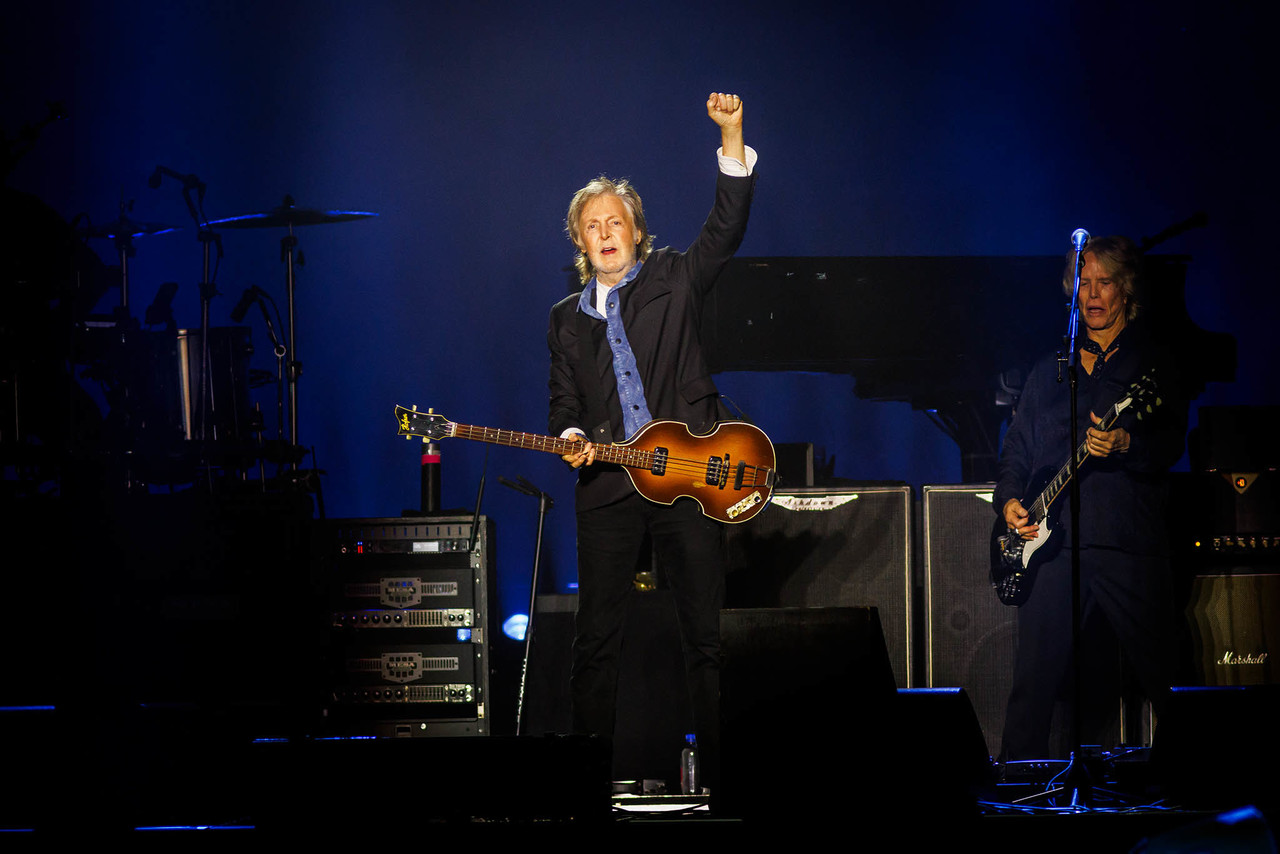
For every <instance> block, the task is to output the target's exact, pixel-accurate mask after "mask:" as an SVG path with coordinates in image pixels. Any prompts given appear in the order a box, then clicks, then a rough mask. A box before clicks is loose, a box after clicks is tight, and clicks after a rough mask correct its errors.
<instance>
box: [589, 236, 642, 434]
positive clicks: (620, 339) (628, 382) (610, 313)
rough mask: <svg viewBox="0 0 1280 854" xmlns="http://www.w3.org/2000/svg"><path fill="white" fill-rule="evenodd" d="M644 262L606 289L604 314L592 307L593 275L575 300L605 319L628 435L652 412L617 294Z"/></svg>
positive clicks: (594, 288) (614, 374)
mask: <svg viewBox="0 0 1280 854" xmlns="http://www.w3.org/2000/svg"><path fill="white" fill-rule="evenodd" d="M643 264H644V262H643V261H637V262H636V263H635V265H634V266H632V268H631V269H630V270H628V271H627V274H626V275H625V276H623V277H622V281H620V282H618V283H617V284H616V285H614V286H613V287H611V288H609V290H608V291H607V292H606V293H605V299H604V314H601V313H600V311H599V310H598V309H597V308H596V307H595V296H596V291H597V290H598V288H597V287H596V284H597V283H596V280H595V278H594V277H592V279H591V281H590V282H588V283H587V286H586V287H585V288H583V289H582V296H581V297H580V298H579V300H578V309H579V310H580V311H582V312H583V313H585V314H586V315H587V316H588V317H594V318H595V319H596V320H603V321H604V322H605V329H606V330H607V331H608V334H609V349H611V350H612V351H613V376H614V377H615V378H616V379H617V381H618V402H619V403H620V404H621V405H622V424H623V428H624V429H625V430H626V434H627V435H626V438H628V439H630V438H631V437H632V436H634V435H635V433H636V431H637V430H639V429H640V428H641V427H643V426H644V425H646V424H648V423H649V422H650V421H652V420H653V416H652V415H650V414H649V404H648V403H647V402H646V401H645V399H644V380H642V379H640V369H639V367H637V366H636V354H635V353H633V352H632V351H631V343H630V342H629V341H628V340H627V330H626V328H625V327H624V326H623V325H622V308H621V303H622V300H621V299H620V298H619V297H618V291H620V290H622V289H623V288H625V287H626V286H627V285H629V284H631V283H632V282H633V281H634V280H635V278H636V276H637V275H638V274H639V273H640V267H641V266H642V265H643Z"/></svg>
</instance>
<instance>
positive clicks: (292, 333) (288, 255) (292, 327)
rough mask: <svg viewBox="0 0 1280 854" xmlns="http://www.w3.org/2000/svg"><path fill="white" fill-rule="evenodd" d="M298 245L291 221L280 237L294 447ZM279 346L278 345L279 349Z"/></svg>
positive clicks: (300, 262)
mask: <svg viewBox="0 0 1280 854" xmlns="http://www.w3.org/2000/svg"><path fill="white" fill-rule="evenodd" d="M284 205H285V207H292V206H293V199H292V198H291V197H289V196H285V197H284ZM297 246H298V238H297V237H295V236H294V234H293V223H292V222H291V223H289V233H288V234H287V235H286V236H284V237H282V238H280V260H281V261H282V262H284V265H285V302H286V304H287V306H288V310H289V345H288V352H289V356H290V358H289V361H288V382H289V444H290V445H291V446H293V447H295V448H296V447H297V446H298V379H299V378H300V377H301V376H302V362H300V361H298V324H297V321H296V305H297V303H296V299H295V293H294V288H295V286H296V284H297V282H296V279H295V276H294V267H293V263H294V262H293V253H294V250H295V249H296V248H297ZM304 263H305V261H304V259H303V257H302V253H301V252H298V266H302V265H303V264H304ZM278 350H279V347H277V351H278ZM283 355H284V354H283V353H279V354H278V355H277V357H276V358H277V359H279V358H282V357H283ZM289 464H290V466H291V467H292V468H293V469H294V470H297V468H298V461H297V460H296V459H294V460H291V461H290V463H289Z"/></svg>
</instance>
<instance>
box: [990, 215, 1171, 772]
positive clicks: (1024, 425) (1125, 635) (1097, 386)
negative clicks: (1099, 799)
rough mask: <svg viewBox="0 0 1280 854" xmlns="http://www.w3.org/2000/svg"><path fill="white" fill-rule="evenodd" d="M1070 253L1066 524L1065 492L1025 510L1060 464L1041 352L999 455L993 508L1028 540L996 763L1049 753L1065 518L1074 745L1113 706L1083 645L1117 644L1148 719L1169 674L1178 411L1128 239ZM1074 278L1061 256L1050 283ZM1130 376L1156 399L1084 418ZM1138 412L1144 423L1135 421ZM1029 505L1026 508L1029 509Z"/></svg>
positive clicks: (1063, 589) (1057, 388) (1056, 388)
mask: <svg viewBox="0 0 1280 854" xmlns="http://www.w3.org/2000/svg"><path fill="white" fill-rule="evenodd" d="M1083 260H1084V265H1083V269H1082V272H1081V277H1080V296H1079V308H1080V322H1081V325H1082V327H1083V329H1084V334H1083V335H1082V336H1080V338H1079V341H1080V349H1079V354H1078V365H1079V405H1078V411H1079V412H1080V424H1079V428H1078V433H1077V435H1078V436H1082V437H1084V442H1083V444H1082V445H1081V446H1080V449H1079V451H1078V453H1077V459H1078V460H1079V461H1080V466H1079V470H1078V471H1079V475H1078V476H1079V479H1080V519H1079V520H1078V521H1077V520H1075V519H1072V518H1071V513H1070V507H1069V506H1068V504H1069V501H1068V496H1067V494H1066V492H1067V490H1066V489H1063V490H1061V493H1060V494H1056V497H1055V499H1054V501H1053V502H1052V504H1051V505H1050V507H1049V512H1048V513H1047V515H1046V516H1045V517H1044V518H1039V516H1040V514H1039V513H1037V512H1033V509H1032V502H1033V500H1034V499H1036V497H1037V492H1038V490H1040V489H1041V487H1042V486H1044V484H1043V483H1041V482H1039V481H1040V476H1041V474H1042V473H1047V474H1048V475H1050V476H1051V475H1052V474H1053V473H1055V472H1059V471H1061V470H1062V467H1063V465H1064V463H1065V462H1067V461H1068V460H1069V459H1070V455H1071V438H1070V436H1071V433H1070V423H1069V422H1070V400H1069V394H1070V390H1069V384H1068V382H1067V381H1066V378H1065V372H1066V369H1065V367H1062V368H1061V371H1062V374H1063V380H1062V381H1061V382H1059V381H1058V378H1059V370H1060V368H1059V364H1058V361H1057V358H1056V356H1054V355H1049V356H1046V357H1045V358H1042V359H1041V360H1040V361H1039V362H1037V363H1036V365H1035V366H1034V367H1033V368H1032V370H1031V372H1030V373H1029V374H1028V376H1027V381H1026V384H1025V386H1024V388H1023V391H1022V395H1021V398H1020V400H1019V402H1018V405H1017V407H1016V409H1015V414H1014V416H1013V419H1012V421H1011V423H1010V426H1009V430H1008V432H1007V434H1006V436H1005V440H1004V446H1003V448H1002V451H1001V456H1000V475H999V482H998V483H997V485H996V490H995V501H994V506H995V509H996V512H997V513H998V514H999V515H1000V518H1001V520H1002V522H1003V527H1007V534H1006V536H1007V535H1012V536H1013V537H1014V538H1017V537H1020V538H1021V539H1022V542H1023V543H1024V544H1027V545H1029V546H1030V545H1031V544H1034V545H1035V546H1039V548H1038V550H1037V551H1036V553H1035V556H1036V558H1037V563H1036V565H1035V566H1034V574H1033V575H1031V576H1030V577H1028V578H1027V579H1025V580H1023V584H1026V585H1029V586H1030V589H1029V590H1025V589H1024V590H1023V591H1022V595H1024V596H1026V594H1027V593H1028V592H1029V596H1027V598H1026V599H1025V601H1023V602H1022V604H1021V605H1020V608H1019V611H1018V656H1017V663H1016V665H1015V671H1014V678H1013V687H1012V691H1011V693H1010V696H1009V704H1008V708H1007V712H1006V716H1005V727H1004V734H1003V739H1002V742H1003V745H1002V751H1001V753H1002V756H1003V758H1004V759H1007V760H1018V759H1043V758H1048V757H1049V756H1050V752H1049V734H1050V727H1051V723H1052V716H1053V710H1054V704H1055V701H1056V700H1057V699H1059V697H1063V698H1065V697H1066V696H1067V695H1068V694H1069V691H1070V687H1071V678H1070V677H1071V673H1072V661H1071V548H1070V540H1071V526H1072V525H1076V524H1078V525H1079V532H1080V549H1081V551H1080V566H1081V582H1080V587H1081V591H1080V592H1081V600H1080V601H1081V630H1082V635H1081V649H1082V650H1084V651H1085V657H1086V659H1087V660H1086V662H1085V673H1086V674H1087V676H1086V678H1085V679H1084V680H1082V682H1083V683H1084V684H1085V686H1086V688H1085V696H1084V697H1083V698H1081V699H1082V702H1081V704H1080V708H1081V709H1082V710H1083V711H1082V719H1081V721H1080V733H1081V741H1082V742H1083V743H1097V742H1098V741H1099V740H1100V735H1101V729H1102V728H1103V727H1104V726H1105V724H1106V719H1107V712H1108V711H1110V710H1111V709H1114V704H1112V703H1110V699H1111V698H1112V697H1114V691H1113V690H1111V689H1114V688H1115V687H1116V683H1115V680H1114V679H1108V678H1107V676H1106V674H1108V673H1113V672H1114V668H1115V660H1116V659H1115V658H1114V657H1106V656H1103V657H1101V658H1098V659H1096V660H1095V659H1093V658H1090V656H1089V651H1090V650H1093V651H1095V652H1101V651H1102V650H1107V649H1114V646H1115V642H1116V641H1118V642H1119V646H1120V649H1121V650H1122V651H1123V653H1124V655H1125V657H1126V659H1127V661H1128V662H1129V663H1130V664H1131V665H1132V667H1133V669H1134V671H1135V672H1136V674H1137V676H1138V679H1139V681H1140V682H1141V685H1142V688H1143V690H1144V692H1145V693H1146V695H1147V697H1148V698H1149V699H1150V700H1151V701H1152V704H1153V706H1154V707H1155V709H1156V711H1157V713H1159V712H1160V710H1161V709H1162V708H1163V705H1164V703H1163V701H1164V697H1165V694H1166V693H1167V692H1168V688H1169V685H1170V684H1171V682H1172V679H1173V670H1174V665H1173V657H1172V653H1173V648H1174V635H1173V592H1172V579H1171V578H1170V568H1169V556H1168V535H1167V531H1166V526H1165V510H1166V503H1167V500H1168V470H1169V467H1170V466H1172V465H1173V464H1174V463H1175V462H1176V461H1177V460H1178V458H1179V457H1180V456H1181V455H1182V451H1183V447H1184V444H1185V435H1186V407H1185V404H1183V403H1181V402H1180V401H1178V400H1177V399H1176V398H1177V397H1178V395H1179V392H1178V388H1177V381H1176V377H1175V375H1174V368H1173V365H1172V361H1171V359H1170V358H1169V356H1168V355H1167V353H1166V352H1165V351H1164V350H1163V349H1162V348H1161V347H1159V346H1158V345H1157V344H1156V342H1155V341H1154V340H1153V339H1152V337H1151V334H1150V331H1149V330H1148V329H1146V328H1144V324H1143V323H1142V322H1141V321H1140V320H1139V317H1140V313H1141V304H1140V295H1141V290H1140V288H1141V264H1142V256H1141V252H1140V251H1139V249H1138V247H1137V246H1136V245H1135V244H1134V243H1133V241H1131V240H1129V239H1128V238H1125V237H1104V238H1100V239H1096V240H1093V241H1091V242H1090V243H1089V244H1088V245H1087V246H1086V248H1085V250H1084V257H1083ZM1074 273H1075V253H1074V252H1071V253H1069V254H1068V259H1067V268H1066V270H1065V272H1064V277H1063V284H1064V287H1065V289H1066V292H1067V295H1068V296H1070V294H1071V292H1072V285H1073V280H1074ZM1142 378H1149V379H1153V380H1154V382H1155V383H1156V385H1157V387H1158V389H1159V394H1160V398H1161V400H1160V406H1159V407H1152V408H1151V412H1150V413H1149V414H1148V413H1147V411H1146V407H1130V408H1129V409H1126V410H1124V411H1123V412H1122V413H1121V414H1120V415H1119V417H1118V418H1116V419H1115V421H1114V423H1108V424H1104V423H1102V420H1101V419H1100V417H1099V415H1098V413H1104V412H1107V410H1108V408H1112V409H1113V410H1114V408H1115V404H1116V403H1117V401H1118V400H1120V399H1121V398H1122V397H1123V396H1124V395H1125V394H1126V390H1127V389H1128V388H1130V386H1131V384H1134V383H1135V382H1137V381H1139V380H1140V379H1142ZM1135 410H1136V411H1135ZM1138 412H1141V413H1142V414H1144V415H1147V416H1148V417H1145V418H1143V419H1141V420H1139V419H1138V418H1137V417H1136V415H1137V413H1138ZM1105 428H1109V429H1105ZM1085 452H1087V454H1085ZM1082 455H1083V456H1082ZM1051 489H1052V487H1050V490H1051ZM1048 491H1049V490H1047V492H1048ZM1040 494H1041V496H1043V495H1045V493H1040ZM1024 503H1025V505H1024ZM1041 509H1043V508H1042V507H1040V506H1039V505H1037V507H1036V510H1041ZM1050 523H1052V524H1050ZM1050 530H1051V531H1052V533H1050ZM1041 537H1044V538H1045V541H1044V542H1040V541H1039V540H1040V538H1041ZM1002 598H1004V597H1003V596H1002ZM1019 601H1021V600H1019Z"/></svg>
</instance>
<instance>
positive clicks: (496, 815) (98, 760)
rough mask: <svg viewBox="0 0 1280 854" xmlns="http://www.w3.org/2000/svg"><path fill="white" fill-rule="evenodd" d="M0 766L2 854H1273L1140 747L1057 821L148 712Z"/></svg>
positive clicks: (890, 787) (1264, 809)
mask: <svg viewBox="0 0 1280 854" xmlns="http://www.w3.org/2000/svg"><path fill="white" fill-rule="evenodd" d="M126 720H127V723H126ZM811 746H815V747H818V748H820V745H811ZM0 749H2V751H3V760H2V763H3V767H4V771H3V783H2V784H0V787H2V788H3V794H2V796H0V849H8V848H10V847H17V846H20V845H22V844H23V843H29V844H37V845H38V844H40V843H42V842H44V841H51V842H57V841H58V840H59V839H63V838H73V839H75V840H84V841H94V840H102V841H107V840H112V839H120V840H122V841H123V842H124V844H127V845H129V846H130V849H131V850H148V849H151V848H154V849H156V850H167V851H174V850H190V849H200V848H211V849H216V850H230V849H232V848H233V847H238V846H241V845H245V844H249V845H256V844H260V843H261V842H263V841H270V842H277V841H288V842H292V843H301V844H313V843H314V844H318V845H324V846H325V849H326V850H328V849H330V848H331V847H333V846H334V845H335V844H338V843H341V844H344V845H345V844H360V845H362V846H367V845H418V844H430V845H432V846H438V845H444V844H447V845H468V844H475V843H481V844H513V845H519V844H523V843H525V842H539V843H542V844H561V843H570V844H573V843H575V842H576V841H579V840H582V841H591V842H595V841H599V842H600V843H605V844H608V843H613V842H618V843H624V844H626V843H628V842H635V843H640V844H650V845H662V844H671V845H689V844H699V845H708V844H712V845H722V844H734V845H738V844H749V845H750V844H772V843H771V842H769V843H766V840H774V839H777V838H785V839H789V840H790V842H789V843H788V844H789V845H799V846H804V847H815V848H816V847H819V846H822V847H825V846H828V845H830V844H831V843H832V842H836V843H838V844H841V845H851V846H854V845H856V846H858V847H861V848H864V849H867V850H873V851H899V850H906V851H920V850H952V849H953V848H954V847H955V846H956V845H964V844H970V845H976V846H981V850H983V851H984V852H990V851H1006V850H1008V851H1014V850H1017V851H1086V852H1090V854H1101V852H1110V851H1119V852H1127V851H1227V850H1230V851H1250V852H1252V851H1274V850H1276V849H1275V845H1274V840H1273V837H1272V835H1271V831H1270V830H1269V828H1270V827H1274V826H1275V817H1276V814H1277V813H1276V810H1275V804H1276V802H1277V801H1276V798H1275V792H1276V787H1275V784H1274V782H1272V781H1271V780H1270V779H1269V776H1270V771H1269V770H1268V771H1266V772H1265V773H1262V774H1257V775H1250V774H1248V773H1247V771H1243V770H1242V769H1247V767H1248V764H1247V757H1245V760H1246V761H1245V762H1243V763H1240V764H1237V765H1236V766H1233V773H1234V776H1233V777H1230V778H1226V777H1220V776H1219V777H1215V776H1213V773H1214V772H1212V771H1209V772H1205V773H1206V776H1205V778H1204V779H1203V780H1201V781H1199V782H1201V783H1203V785H1198V784H1197V780H1196V777H1195V775H1191V776H1188V775H1181V776H1179V775H1178V774H1177V773H1174V774H1173V775H1172V777H1173V778H1174V782H1173V783H1172V784H1170V783H1169V782H1168V781H1167V780H1165V779H1161V778H1160V777H1161V774H1162V773H1164V772H1163V771H1162V769H1161V765H1160V762H1159V760H1158V758H1157V760H1155V761H1153V760H1152V758H1151V756H1150V752H1149V751H1147V750H1136V751H1130V752H1126V753H1116V754H1098V755H1091V756H1090V762H1089V767H1088V771H1089V773H1090V775H1091V777H1090V779H1091V780H1092V781H1093V783H1094V785H1093V787H1091V788H1090V789H1088V790H1087V798H1086V799H1085V801H1084V802H1082V803H1078V804H1077V805H1075V806H1073V805H1071V796H1070V793H1069V792H1064V793H1062V794H1061V795H1060V796H1059V797H1058V798H1057V799H1056V803H1053V802H1049V801H1045V800H1043V799H1037V795H1040V794H1042V793H1043V792H1044V791H1045V790H1046V788H1047V787H1048V784H1049V782H1050V780H1051V779H1052V778H1055V777H1059V776H1060V775H1061V773H1062V772H1063V771H1064V769H1065V763H1063V762H1060V761H1045V762H1040V763H1029V764H1026V765H1011V766H1008V767H1007V768H1005V769H1004V772H1003V778H1001V777H999V776H994V777H985V778H983V774H982V773H981V772H980V771H979V772H978V773H975V770H974V769H973V768H972V766H970V767H968V768H960V767H957V766H956V764H955V763H954V761H952V760H949V759H947V758H946V757H945V756H942V755H937V756H934V757H931V756H930V755H927V754H921V753H919V752H914V753H910V755H911V757H912V758H911V759H910V765H909V766H908V765H906V764H905V763H899V764H897V765H894V766H891V767H884V766H880V767H860V766H859V765H858V763H857V757H834V756H833V757H830V760H831V761H830V766H831V769H832V771H831V773H830V774H829V775H827V776H826V777H825V779H821V780H812V779H809V780H789V781H780V780H773V779H760V780H748V781H733V782H730V781H725V789H724V790H723V791H727V792H729V793H731V794H732V797H728V796H726V797H725V798H723V799H722V798H720V797H716V798H712V799H710V803H708V799H707V798H700V799H698V798H685V797H681V796H650V797H636V796H626V795H615V794H613V790H612V786H611V784H610V782H609V780H608V776H609V772H608V768H609V752H608V748H607V746H606V745H604V744H602V743H601V742H599V741H598V740H596V739H582V738H577V737H567V736H540V737H520V738H516V737H511V736H497V737H471V738H317V737H307V736H298V735H296V734H288V733H280V732H276V733H273V734H272V735H271V736H270V737H265V738H264V737H257V736H254V737H246V734H245V733H243V732H237V731H236V728H235V727H234V726H229V725H228V721H227V720H225V719H223V720H212V719H210V718H209V717H208V716H207V715H198V716H192V715H189V714H183V713H181V712H175V711H174V710H156V709H152V710H149V711H147V712H144V713H135V714H131V715H129V716H126V718H120V717H116V718H115V719H112V718H109V717H103V716H95V715H94V714H92V713H89V712H86V713H85V714H83V715H81V714H79V713H77V712H75V711H74V710H68V709H61V710H54V709H35V708H24V709H14V708H9V709H5V710H3V711H0ZM904 755H905V754H904ZM987 770H989V771H994V772H996V773H999V769H996V768H994V766H992V767H990V768H988V769H987ZM1198 773H1200V772H1199V771H1197V774H1198ZM1246 778H1247V779H1246ZM726 800H727V801H729V803H728V804H727V805H726V804H725V803H724V801H726ZM1251 806H1256V809H1254V810H1253V811H1252V812H1250V811H1248V810H1245V811H1242V808H1246V807H1251Z"/></svg>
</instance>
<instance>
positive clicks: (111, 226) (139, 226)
mask: <svg viewBox="0 0 1280 854" xmlns="http://www.w3.org/2000/svg"><path fill="white" fill-rule="evenodd" d="M180 230H181V229H180V228H179V227H178V226H176V225H166V224H165V223H163V222H138V221H137V220H133V219H129V218H128V217H123V216H122V217H120V218H119V219H117V220H116V221H115V222H104V223H102V224H101V225H91V226H89V227H88V228H79V229H77V231H79V232H80V233H81V234H85V235H88V236H89V237H113V238H114V237H143V236H145V235H148V234H168V233H169V232H171V231H180Z"/></svg>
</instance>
